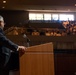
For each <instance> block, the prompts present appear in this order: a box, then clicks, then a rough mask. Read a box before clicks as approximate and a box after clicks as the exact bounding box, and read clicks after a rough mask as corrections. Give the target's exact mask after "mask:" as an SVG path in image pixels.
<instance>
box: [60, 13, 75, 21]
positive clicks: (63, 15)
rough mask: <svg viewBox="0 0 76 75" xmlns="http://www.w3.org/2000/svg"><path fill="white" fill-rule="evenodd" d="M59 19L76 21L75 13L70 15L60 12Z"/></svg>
mask: <svg viewBox="0 0 76 75" xmlns="http://www.w3.org/2000/svg"><path fill="white" fill-rule="evenodd" d="M59 20H61V21H68V20H69V21H74V15H68V14H60V15H59Z"/></svg>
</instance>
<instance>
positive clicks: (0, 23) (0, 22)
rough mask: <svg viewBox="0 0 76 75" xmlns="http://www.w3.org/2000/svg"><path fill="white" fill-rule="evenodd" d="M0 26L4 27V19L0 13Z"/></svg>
mask: <svg viewBox="0 0 76 75" xmlns="http://www.w3.org/2000/svg"><path fill="white" fill-rule="evenodd" d="M0 28H2V29H3V28H4V19H3V17H2V16H1V15H0Z"/></svg>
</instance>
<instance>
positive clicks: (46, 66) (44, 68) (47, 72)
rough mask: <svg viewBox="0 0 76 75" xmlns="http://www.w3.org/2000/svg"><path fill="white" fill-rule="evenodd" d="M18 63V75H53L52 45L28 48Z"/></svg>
mask: <svg viewBox="0 0 76 75" xmlns="http://www.w3.org/2000/svg"><path fill="white" fill-rule="evenodd" d="M19 61H20V75H54V53H53V44H52V43H46V44H41V45H36V46H31V47H28V48H27V50H26V52H25V53H24V54H23V55H22V56H20V57H19Z"/></svg>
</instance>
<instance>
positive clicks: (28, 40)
mask: <svg viewBox="0 0 76 75" xmlns="http://www.w3.org/2000/svg"><path fill="white" fill-rule="evenodd" d="M23 37H24V38H25V39H26V40H27V47H29V42H30V39H29V38H28V37H27V36H26V34H24V35H23Z"/></svg>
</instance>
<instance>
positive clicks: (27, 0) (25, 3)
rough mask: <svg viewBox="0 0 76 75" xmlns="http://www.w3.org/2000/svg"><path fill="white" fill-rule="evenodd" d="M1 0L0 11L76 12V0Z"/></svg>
mask: <svg viewBox="0 0 76 75" xmlns="http://www.w3.org/2000/svg"><path fill="white" fill-rule="evenodd" d="M5 1H6V3H3V0H0V10H29V11H36V10H37V11H46V12H47V11H49V12H54V11H56V12H59V11H61V12H63V11H64V12H68V11H69V12H76V6H75V4H76V0H5Z"/></svg>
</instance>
